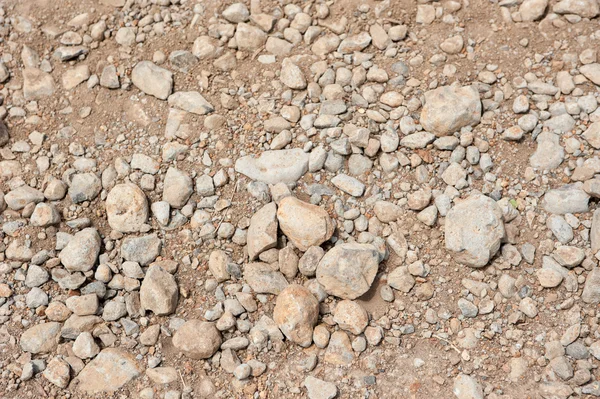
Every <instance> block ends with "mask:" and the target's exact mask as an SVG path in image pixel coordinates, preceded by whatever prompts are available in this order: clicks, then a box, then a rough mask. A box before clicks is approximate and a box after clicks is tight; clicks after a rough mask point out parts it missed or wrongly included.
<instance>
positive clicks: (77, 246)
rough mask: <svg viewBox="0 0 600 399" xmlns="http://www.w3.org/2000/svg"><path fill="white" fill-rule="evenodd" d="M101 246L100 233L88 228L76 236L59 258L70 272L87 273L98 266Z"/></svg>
mask: <svg viewBox="0 0 600 399" xmlns="http://www.w3.org/2000/svg"><path fill="white" fill-rule="evenodd" d="M100 245H101V239H100V236H99V235H98V231H97V230H96V229H95V228H93V227H88V228H85V229H83V230H81V231H80V232H78V233H77V234H75V235H74V236H73V238H71V240H70V241H69V243H68V244H67V246H66V247H65V248H64V249H63V250H62V251H60V254H59V255H58V257H59V258H60V261H61V263H62V264H63V266H64V267H65V268H66V269H67V270H69V271H70V272H86V271H88V270H91V269H92V268H93V267H94V265H95V264H96V260H97V259H98V254H99V253H100Z"/></svg>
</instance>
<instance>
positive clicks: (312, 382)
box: [304, 375, 338, 399]
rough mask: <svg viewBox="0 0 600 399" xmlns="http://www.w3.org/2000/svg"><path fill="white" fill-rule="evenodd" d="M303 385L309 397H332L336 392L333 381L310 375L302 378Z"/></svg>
mask: <svg viewBox="0 0 600 399" xmlns="http://www.w3.org/2000/svg"><path fill="white" fill-rule="evenodd" d="M304 386H305V387H306V390H307V393H308V398H309V399H333V398H335V397H336V396H337V393H338V390H337V387H336V386H335V384H334V383H331V382H327V381H323V380H320V379H318V378H315V377H313V376H310V375H309V376H307V377H306V378H305V379H304Z"/></svg>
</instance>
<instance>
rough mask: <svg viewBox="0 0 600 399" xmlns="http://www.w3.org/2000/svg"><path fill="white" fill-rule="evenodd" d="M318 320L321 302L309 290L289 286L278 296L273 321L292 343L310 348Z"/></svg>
mask: <svg viewBox="0 0 600 399" xmlns="http://www.w3.org/2000/svg"><path fill="white" fill-rule="evenodd" d="M318 318H319V301H317V298H315V296H314V295H313V294H312V293H311V292H310V290H309V289H308V288H305V287H303V286H301V285H297V284H293V285H288V286H287V287H286V288H285V289H284V290H283V291H281V293H280V294H279V295H278V296H277V302H276V304H275V309H274V310H273V320H275V323H277V326H278V327H279V329H280V330H281V331H282V332H283V333H284V334H285V336H286V337H287V339H289V340H290V341H292V342H295V343H296V344H298V345H300V346H302V347H305V348H306V347H309V346H310V345H311V344H312V336H313V328H314V326H315V325H316V324H317V321H318Z"/></svg>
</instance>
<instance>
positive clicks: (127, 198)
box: [106, 183, 148, 233]
mask: <svg viewBox="0 0 600 399" xmlns="http://www.w3.org/2000/svg"><path fill="white" fill-rule="evenodd" d="M106 217H107V219H108V224H109V225H110V227H111V228H112V229H113V230H116V231H119V232H121V233H134V232H138V231H140V230H141V229H142V226H143V225H144V224H145V223H146V221H147V220H148V200H147V198H146V195H145V194H144V192H143V191H142V190H141V189H140V188H139V187H138V186H136V185H135V184H132V183H125V184H117V185H116V186H115V187H113V189H112V190H110V192H109V193H108V196H107V197H106Z"/></svg>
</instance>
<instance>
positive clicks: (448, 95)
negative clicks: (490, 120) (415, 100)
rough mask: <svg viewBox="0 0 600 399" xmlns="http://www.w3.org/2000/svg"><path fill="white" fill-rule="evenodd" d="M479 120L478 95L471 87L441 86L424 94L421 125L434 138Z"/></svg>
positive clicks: (479, 105)
mask: <svg viewBox="0 0 600 399" xmlns="http://www.w3.org/2000/svg"><path fill="white" fill-rule="evenodd" d="M480 119H481V101H480V99H479V93H478V92H477V90H476V89H475V88H474V87H472V86H465V87H459V86H442V87H439V88H437V89H435V90H430V91H428V92H426V93H425V105H424V106H423V110H422V111H421V125H423V128H424V129H425V130H426V131H428V132H431V133H434V134H435V135H436V136H438V137H440V136H447V135H449V134H451V133H454V132H456V131H459V130H460V129H461V128H462V127H465V126H474V125H476V124H478V123H479V120H480Z"/></svg>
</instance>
